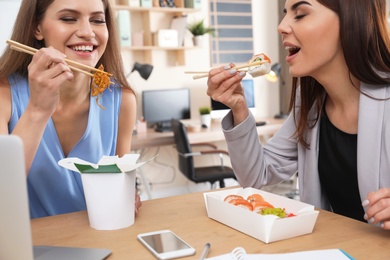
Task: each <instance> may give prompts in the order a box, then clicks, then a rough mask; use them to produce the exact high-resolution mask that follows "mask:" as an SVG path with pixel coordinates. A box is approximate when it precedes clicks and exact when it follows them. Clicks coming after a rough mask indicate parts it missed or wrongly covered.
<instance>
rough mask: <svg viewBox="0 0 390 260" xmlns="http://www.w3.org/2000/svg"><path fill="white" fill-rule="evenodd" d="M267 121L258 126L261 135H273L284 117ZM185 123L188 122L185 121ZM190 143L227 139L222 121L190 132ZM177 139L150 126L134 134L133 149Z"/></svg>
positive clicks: (171, 134)
mask: <svg viewBox="0 0 390 260" xmlns="http://www.w3.org/2000/svg"><path fill="white" fill-rule="evenodd" d="M263 120H264V121H266V122H267V124H266V125H264V126H259V127H257V132H258V134H259V137H262V136H266V135H273V134H274V133H275V132H276V131H277V130H278V129H279V128H280V127H281V125H282V124H283V122H284V119H273V118H266V119H263ZM184 123H186V122H185V121H184ZM188 139H189V141H190V143H192V144H195V143H203V142H217V141H223V140H225V136H224V134H223V132H222V130H221V122H219V121H216V122H213V123H212V125H211V127H210V128H200V130H199V131H194V132H188ZM174 143H175V141H174V139H173V133H172V132H163V133H160V132H155V131H154V129H151V128H148V130H147V132H146V133H137V134H135V135H133V139H132V142H131V148H132V150H141V149H143V148H147V147H152V146H163V145H172V144H174Z"/></svg>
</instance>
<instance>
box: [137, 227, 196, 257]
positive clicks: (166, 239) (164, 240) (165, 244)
mask: <svg viewBox="0 0 390 260" xmlns="http://www.w3.org/2000/svg"><path fill="white" fill-rule="evenodd" d="M137 239H138V240H139V241H140V242H141V243H142V244H143V245H144V246H145V247H146V248H147V249H149V251H150V252H151V253H152V254H153V255H154V256H155V257H156V258H157V259H161V260H165V259H174V258H179V257H184V256H190V255H194V254H195V249H194V248H193V247H192V246H190V245H189V244H187V243H186V242H185V241H184V240H183V239H181V238H180V237H178V236H177V235H176V234H175V233H173V232H172V231H171V230H159V231H154V232H149V233H143V234H139V235H138V236H137Z"/></svg>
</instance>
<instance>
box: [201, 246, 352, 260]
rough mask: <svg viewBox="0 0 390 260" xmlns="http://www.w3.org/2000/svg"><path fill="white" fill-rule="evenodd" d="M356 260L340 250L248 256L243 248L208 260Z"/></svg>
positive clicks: (237, 248)
mask: <svg viewBox="0 0 390 260" xmlns="http://www.w3.org/2000/svg"><path fill="white" fill-rule="evenodd" d="M259 259H262V260H285V259H288V260H302V259H315V260H329V259H332V260H354V258H352V256H350V255H348V254H347V253H346V252H345V251H343V250H340V249H322V250H309V251H300V252H290V253H280V254H247V253H246V251H245V249H244V248H243V247H236V248H234V249H233V250H232V251H231V252H230V253H227V254H224V255H220V256H215V257H210V258H207V260H259Z"/></svg>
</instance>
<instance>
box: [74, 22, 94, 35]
mask: <svg viewBox="0 0 390 260" xmlns="http://www.w3.org/2000/svg"><path fill="white" fill-rule="evenodd" d="M76 36H77V37H79V38H85V39H92V38H94V37H95V33H94V31H93V28H92V26H91V24H90V22H89V20H85V21H82V22H81V23H79V28H78V30H77V32H76Z"/></svg>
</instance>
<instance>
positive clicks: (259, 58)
mask: <svg viewBox="0 0 390 260" xmlns="http://www.w3.org/2000/svg"><path fill="white" fill-rule="evenodd" d="M233 68H234V69H237V71H246V72H248V73H249V74H250V75H251V76H252V77H259V76H264V75H265V74H268V73H269V72H270V71H271V59H270V58H268V56H267V55H265V54H264V53H260V54H256V55H253V57H252V58H251V59H250V60H249V61H248V62H247V63H245V64H242V65H239V66H235V67H233ZM185 73H186V74H196V75H194V76H193V79H201V78H206V77H208V76H209V73H208V72H203V71H187V72H185Z"/></svg>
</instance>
